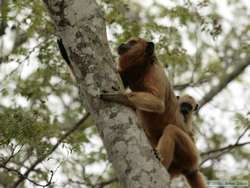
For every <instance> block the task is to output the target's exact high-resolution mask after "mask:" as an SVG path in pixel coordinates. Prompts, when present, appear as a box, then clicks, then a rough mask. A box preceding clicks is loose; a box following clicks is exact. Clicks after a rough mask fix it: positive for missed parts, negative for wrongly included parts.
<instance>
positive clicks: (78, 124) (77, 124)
mask: <svg viewBox="0 0 250 188" xmlns="http://www.w3.org/2000/svg"><path fill="white" fill-rule="evenodd" d="M89 116H90V113H88V112H87V113H86V114H85V115H84V117H83V118H82V119H80V120H79V121H78V122H77V123H76V124H75V125H74V126H73V127H72V128H71V129H70V130H69V131H68V132H66V133H65V134H64V135H63V136H62V137H61V138H60V139H59V140H58V142H57V143H56V144H55V145H54V147H53V148H52V149H51V150H50V152H48V153H47V154H46V155H44V156H42V157H40V158H38V159H37V160H36V161H35V162H34V163H33V164H32V165H31V166H30V167H29V169H27V170H26V172H25V173H24V174H22V176H20V178H19V179H18V180H17V181H16V182H15V183H14V184H13V186H12V188H16V187H18V186H19V185H20V184H21V183H22V182H23V181H24V180H25V179H27V178H28V176H29V174H30V172H31V171H33V170H34V169H35V168H36V166H37V165H38V164H40V163H41V162H42V161H44V160H45V159H46V158H47V157H48V156H49V155H51V154H52V153H53V152H54V151H55V150H56V149H57V148H58V146H59V145H60V144H61V143H62V142H63V141H64V140H65V139H66V138H67V137H68V136H70V135H71V134H72V133H73V132H74V131H76V130H77V129H78V128H79V127H80V126H81V125H82V124H83V123H84V121H85V120H86V119H87V118H88V117H89Z"/></svg>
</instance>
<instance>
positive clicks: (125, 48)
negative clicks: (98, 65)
mask: <svg viewBox="0 0 250 188" xmlns="http://www.w3.org/2000/svg"><path fill="white" fill-rule="evenodd" d="M128 49H129V48H128V46H127V45H126V44H124V43H122V44H121V45H120V46H118V48H117V52H118V54H119V55H122V54H124V53H125V52H127V51H128Z"/></svg>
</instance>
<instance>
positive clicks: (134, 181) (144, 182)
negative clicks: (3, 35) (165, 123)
mask: <svg viewBox="0 0 250 188" xmlns="http://www.w3.org/2000/svg"><path fill="white" fill-rule="evenodd" d="M44 2H45V4H46V5H47V8H48V10H49V13H50V15H51V18H52V20H53V21H54V23H55V25H56V32H57V34H58V36H59V37H60V38H61V39H62V42H63V44H64V47H65V49H66V51H67V54H68V57H69V59H70V62H71V63H72V67H73V71H72V72H73V73H74V75H75V78H76V80H77V82H78V85H79V88H80V94H81V96H82V99H84V100H85V102H86V107H87V110H88V111H89V112H91V115H92V116H93V117H94V118H95V120H96V126H97V130H98V132H99V134H100V136H101V138H102V140H103V143H104V147H105V148H106V150H107V153H108V157H109V160H110V162H111V163H112V164H113V167H114V170H115V171H116V173H117V177H118V179H119V182H121V184H122V185H123V187H126V188H131V187H133V188H140V187H144V188H152V187H157V188H167V187H168V185H169V178H168V174H167V171H166V169H165V168H164V167H163V166H162V165H161V163H160V162H159V161H158V160H157V159H156V157H155V155H154V152H153V149H152V147H151V146H150V144H149V142H148V140H147V138H146V135H145V133H144V131H143V130H142V129H141V130H140V129H139V127H138V125H137V118H136V115H135V113H134V111H132V110H131V109H129V108H127V107H125V106H122V105H119V104H116V103H110V102H104V101H103V100H101V99H100V97H99V96H100V94H102V91H110V92H112V91H113V90H114V89H113V88H116V90H120V89H123V87H122V82H121V79H120V78H119V76H118V74H117V71H116V69H115V64H114V63H113V60H112V55H111V52H110V49H109V46H108V41H107V35H106V24H105V18H104V15H103V13H102V11H101V9H100V7H99V6H98V5H97V3H96V1H95V0H81V1H76V0H44Z"/></svg>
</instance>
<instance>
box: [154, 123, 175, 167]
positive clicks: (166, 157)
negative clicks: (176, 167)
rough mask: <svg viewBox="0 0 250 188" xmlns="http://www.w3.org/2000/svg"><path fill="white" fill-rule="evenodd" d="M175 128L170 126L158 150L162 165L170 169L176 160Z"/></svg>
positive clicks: (165, 131)
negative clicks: (174, 159)
mask: <svg viewBox="0 0 250 188" xmlns="http://www.w3.org/2000/svg"><path fill="white" fill-rule="evenodd" d="M175 136H176V133H175V126H173V125H168V126H167V127H166V128H165V129H164V131H163V134H162V136H161V138H160V140H159V142H158V145H157V147H156V150H157V151H158V152H159V153H160V158H161V162H162V164H163V165H164V166H165V167H166V168H167V169H168V168H169V167H170V164H171V163H172V161H173V158H174V150H175Z"/></svg>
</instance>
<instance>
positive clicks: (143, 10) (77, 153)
mask: <svg viewBox="0 0 250 188" xmlns="http://www.w3.org/2000/svg"><path fill="white" fill-rule="evenodd" d="M141 2H142V1H136V0H133V1H128V0H99V1H98V3H99V4H100V6H101V7H102V8H103V10H104V12H105V18H106V21H107V29H108V36H109V42H110V46H111V48H112V49H115V48H116V46H117V45H118V44H119V43H121V42H123V41H125V40H127V39H128V38H130V37H133V36H140V37H143V38H146V39H148V40H153V41H154V42H156V49H157V56H158V58H159V60H160V62H161V63H162V64H163V65H165V67H166V72H167V73H168V76H169V78H170V80H171V82H172V84H173V85H174V87H175V88H176V92H177V93H185V92H191V93H192V94H193V95H195V96H196V97H197V98H198V99H200V100H201V101H202V100H203V99H204V98H206V95H207V94H209V93H210V91H212V90H213V88H214V87H215V86H218V88H219V90H218V92H217V93H216V94H213V93H214V92H212V98H211V99H210V100H209V101H207V102H206V104H207V105H206V106H204V107H202V109H200V114H199V117H197V118H196V119H197V121H195V122H196V129H198V131H197V132H198V136H197V137H198V145H199V148H200V150H201V153H205V152H208V151H210V150H215V149H220V148H222V147H225V146H227V145H229V144H232V143H234V142H235V141H237V139H239V138H240V143H241V142H247V141H249V117H248V116H249V115H246V114H247V113H248V112H247V106H243V107H244V108H243V110H238V109H240V108H242V106H241V105H240V104H241V103H242V101H241V100H243V101H244V104H248V103H249V101H247V99H248V100H249V96H250V93H249V92H244V93H243V94H242V96H239V95H238V96H239V98H240V99H238V100H237V99H235V100H232V96H234V95H233V94H232V93H230V92H231V91H232V90H233V89H234V88H232V87H230V86H229V87H228V84H229V82H233V83H235V84H237V85H236V86H235V88H236V90H237V88H241V90H242V88H243V89H244V87H245V85H247V84H248V85H249V79H247V78H246V74H243V71H244V70H245V69H244V70H241V72H238V75H242V76H241V77H240V78H239V77H237V79H235V78H234V79H233V80H230V81H229V82H228V83H226V84H223V83H222V84H221V83H220V82H223V81H224V80H226V79H225V78H227V77H228V76H229V77H230V73H231V72H232V71H233V70H234V69H235V68H236V67H237V66H238V65H239V64H240V63H244V62H250V61H249V54H250V53H249V52H250V44H249V38H250V25H249V22H248V20H249V19H250V18H249V11H250V5H249V3H246V1H230V0H227V1H225V5H224V4H223V3H222V4H223V5H222V4H221V3H219V2H216V1H209V0H199V1H194V0H192V1H189V0H187V1H186V0H185V1H177V0H176V1H171V2H170V3H166V2H167V1H166V2H165V4H164V3H162V1H156V0H155V1H154V0H152V1H150V2H151V3H150V5H149V6H147V5H144V4H143V3H141ZM0 4H1V6H2V7H1V16H0V73H1V74H0V91H1V93H0V187H1V186H2V187H9V186H11V185H13V183H14V182H15V181H17V180H18V179H19V178H20V177H19V176H18V173H17V172H20V173H23V172H25V171H26V170H27V169H28V168H29V167H30V166H31V165H32V164H34V162H35V161H39V160H40V159H41V161H40V162H39V164H38V165H37V166H36V168H35V169H33V170H32V173H31V174H30V175H29V179H28V180H26V181H24V182H23V184H22V186H23V187H31V185H35V184H34V181H35V182H37V183H39V184H42V185H43V183H44V182H46V181H49V178H50V170H52V171H53V172H54V173H56V174H60V175H61V176H62V177H63V181H61V182H59V181H56V180H55V182H54V183H51V184H50V187H62V186H66V185H67V186H70V187H74V186H79V187H91V186H93V185H97V184H101V183H103V182H106V181H108V180H110V179H111V180H112V179H113V178H114V177H115V173H114V172H113V170H112V167H111V165H110V164H109V163H108V162H107V156H106V152H105V150H104V148H103V147H102V144H101V141H100V139H99V137H98V134H97V131H96V129H95V126H94V122H93V120H91V119H90V118H89V119H88V120H87V121H86V122H84V123H83V124H82V125H81V126H80V127H79V128H78V129H77V130H75V131H73V132H71V134H70V135H69V136H68V137H67V138H66V139H64V140H63V142H61V143H59V146H58V148H57V150H55V151H54V150H53V147H54V146H55V144H56V143H57V142H58V141H59V140H60V138H62V137H63V135H65V134H66V133H67V132H69V131H70V130H71V128H72V127H73V126H74V125H75V124H76V122H77V121H78V120H79V119H81V117H82V116H83V114H84V113H85V108H84V105H83V102H82V100H84V99H80V98H79V95H78V89H77V86H76V83H75V82H74V81H73V80H72V79H71V75H70V73H69V71H68V69H67V67H66V64H65V62H64V61H63V60H62V58H61V56H60V55H59V52H58V49H57V46H56V36H55V33H54V27H53V23H52V22H51V20H50V19H49V16H48V14H47V11H46V9H45V7H44V5H43V3H42V1H31V0H22V1H14V0H8V1H6V0H4V1H1V2H0ZM166 4H167V5H166ZM221 6H225V7H224V9H221ZM225 9H227V11H225ZM225 12H226V13H228V14H229V15H228V14H226V13H225ZM230 14H231V17H230ZM232 17H233V19H232ZM236 18H237V19H236ZM10 46H13V47H10ZM112 52H113V54H114V56H116V53H115V52H114V51H112ZM248 64H250V63H248ZM248 64H247V65H248ZM246 67H247V66H246ZM218 83H219V84H218ZM225 88H227V90H223V89H225ZM222 90H223V91H222ZM217 94H218V97H216V98H215V99H214V100H213V101H212V99H213V98H214V97H215V95H217ZM210 95H211V93H210ZM234 101H236V102H234ZM248 110H249V109H248ZM236 112H237V113H236ZM239 112H240V113H239ZM247 126H248V127H247ZM225 128H226V129H227V130H228V132H229V133H228V134H225ZM244 132H245V133H244ZM242 133H244V134H243V135H242ZM241 135H242V136H241ZM51 152H52V153H51ZM228 157H230V160H227V161H228V162H227V163H228V164H225V163H223V160H224V159H225V160H226V159H227V158H228ZM248 160H249V148H248V149H247V145H244V146H242V147H236V148H234V149H233V150H230V151H227V152H226V155H224V154H223V155H221V156H219V157H217V158H212V159H209V160H208V161H207V162H206V163H204V164H203V165H202V169H203V170H204V173H205V175H206V177H207V178H208V179H217V178H225V177H228V178H232V179H233V178H235V179H245V180H250V179H249V174H248V172H249V170H250V169H249V166H247V165H246V164H247V162H248ZM234 162H235V163H236V162H237V164H235V165H234V167H235V172H236V173H234V172H231V171H228V170H227V168H229V166H232V164H233V163H234ZM223 165H224V167H223ZM7 168H12V169H7ZM13 169H14V170H13ZM57 169H60V170H57ZM113 182H116V181H115V180H114V181H113ZM113 182H112V183H110V184H109V185H108V186H109V187H110V188H115V187H119V186H118V185H117V183H113Z"/></svg>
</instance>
